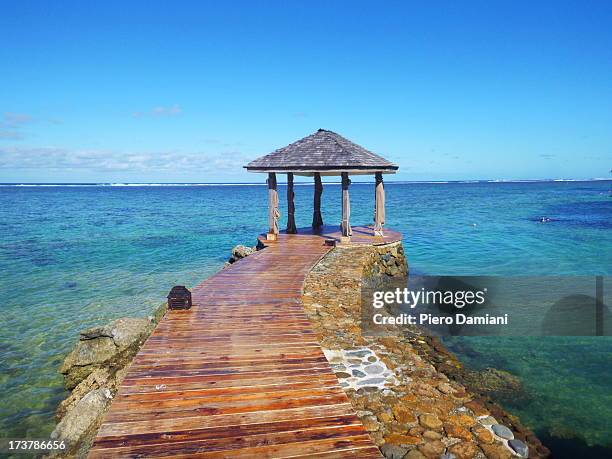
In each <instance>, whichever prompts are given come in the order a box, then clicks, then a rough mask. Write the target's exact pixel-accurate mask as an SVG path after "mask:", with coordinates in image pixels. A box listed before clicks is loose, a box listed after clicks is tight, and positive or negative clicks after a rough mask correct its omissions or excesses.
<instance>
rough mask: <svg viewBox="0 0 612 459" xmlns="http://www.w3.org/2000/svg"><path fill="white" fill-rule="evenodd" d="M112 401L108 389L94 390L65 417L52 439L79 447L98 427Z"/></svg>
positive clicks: (56, 428) (52, 434) (53, 433)
mask: <svg viewBox="0 0 612 459" xmlns="http://www.w3.org/2000/svg"><path fill="white" fill-rule="evenodd" d="M111 399H112V396H111V393H110V390H108V389H96V390H92V391H91V392H89V393H88V394H86V395H85V396H84V397H83V398H82V399H81V400H79V401H78V402H77V404H76V405H75V407H74V408H73V409H72V410H70V411H69V412H68V413H67V414H66V416H64V418H63V419H62V420H61V421H60V423H59V424H58V425H57V426H56V427H55V430H54V431H53V432H52V433H51V439H52V440H60V441H61V440H64V441H65V442H66V443H67V444H69V445H71V447H77V446H78V444H79V442H80V441H81V440H82V439H83V438H84V437H85V436H87V435H88V434H91V431H92V430H94V429H95V428H96V427H97V424H98V422H99V421H100V420H101V419H102V415H103V414H104V411H105V410H106V408H107V406H108V405H109V403H110V401H111Z"/></svg>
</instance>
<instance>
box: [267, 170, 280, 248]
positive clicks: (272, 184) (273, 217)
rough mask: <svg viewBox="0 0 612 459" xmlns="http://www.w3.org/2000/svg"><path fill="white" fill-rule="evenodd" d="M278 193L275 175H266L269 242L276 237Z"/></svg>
mask: <svg viewBox="0 0 612 459" xmlns="http://www.w3.org/2000/svg"><path fill="white" fill-rule="evenodd" d="M278 217H280V211H279V210H278V191H276V174H275V173H274V172H270V173H268V226H269V229H268V235H267V239H268V240H269V241H276V239H277V237H278Z"/></svg>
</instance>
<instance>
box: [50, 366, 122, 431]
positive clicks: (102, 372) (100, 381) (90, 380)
mask: <svg viewBox="0 0 612 459" xmlns="http://www.w3.org/2000/svg"><path fill="white" fill-rule="evenodd" d="M109 377H110V373H109V371H108V370H107V369H105V368H98V369H96V370H94V371H93V372H92V373H91V374H90V375H89V376H87V378H85V379H84V380H83V381H81V382H80V383H79V384H78V385H77V386H76V387H75V388H74V389H73V390H72V392H71V393H70V395H69V396H68V398H66V399H64V400H62V401H61V402H60V404H59V406H58V408H57V411H56V418H57V420H58V421H59V420H61V419H62V418H63V417H64V416H65V415H66V413H67V412H68V411H70V410H72V409H73V408H74V406H75V405H76V404H77V403H78V402H79V400H81V399H82V398H83V397H84V396H85V394H87V393H88V392H91V391H92V390H95V389H100V388H101V387H104V386H105V385H107V384H108V383H109Z"/></svg>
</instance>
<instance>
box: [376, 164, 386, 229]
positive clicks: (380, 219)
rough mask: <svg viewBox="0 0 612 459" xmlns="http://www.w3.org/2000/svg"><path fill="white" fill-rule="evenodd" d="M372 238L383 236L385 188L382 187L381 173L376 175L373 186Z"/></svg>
mask: <svg viewBox="0 0 612 459" xmlns="http://www.w3.org/2000/svg"><path fill="white" fill-rule="evenodd" d="M374 197H375V202H376V204H375V206H374V236H383V226H384V225H385V187H384V185H383V176H382V172H377V173H376V185H375V186H374Z"/></svg>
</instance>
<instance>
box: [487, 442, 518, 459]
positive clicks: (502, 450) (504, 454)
mask: <svg viewBox="0 0 612 459" xmlns="http://www.w3.org/2000/svg"><path fill="white" fill-rule="evenodd" d="M480 448H481V449H482V451H483V453H484V454H485V456H487V459H511V458H512V454H511V453H510V451H508V449H507V448H506V447H505V446H503V445H480Z"/></svg>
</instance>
